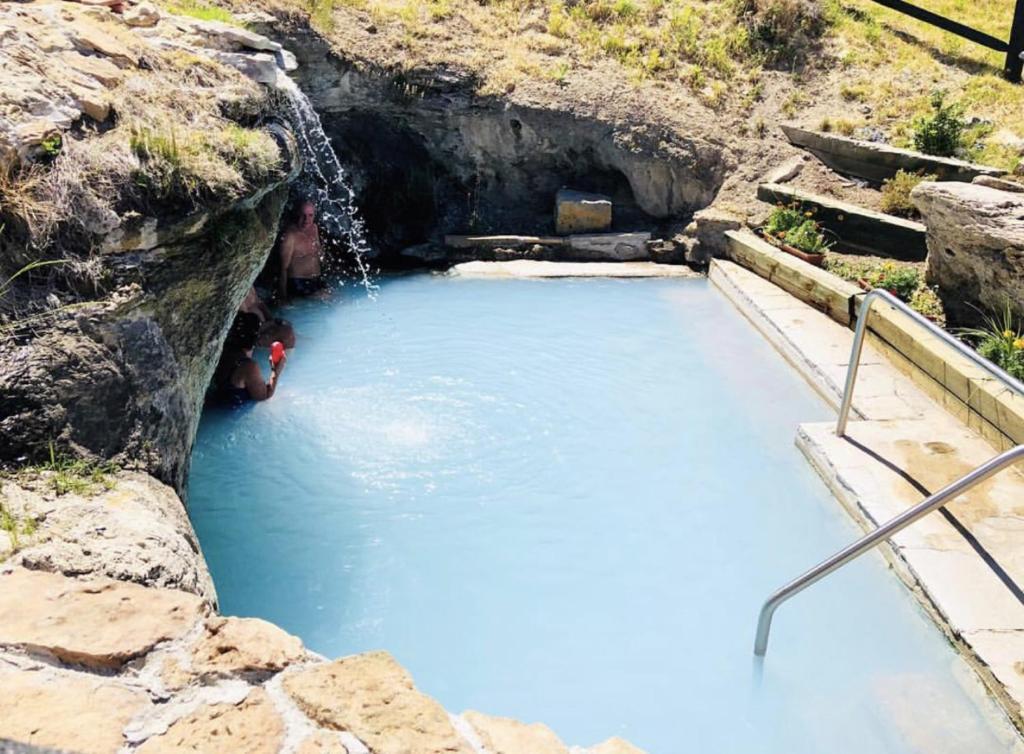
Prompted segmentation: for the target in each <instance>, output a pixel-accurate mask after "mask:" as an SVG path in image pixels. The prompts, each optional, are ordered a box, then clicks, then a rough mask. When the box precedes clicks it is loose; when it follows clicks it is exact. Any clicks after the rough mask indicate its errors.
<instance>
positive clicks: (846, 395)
mask: <svg viewBox="0 0 1024 754" xmlns="http://www.w3.org/2000/svg"><path fill="white" fill-rule="evenodd" d="M876 301H885V302H886V303H888V304H890V305H891V306H892V307H894V308H895V309H897V310H899V311H900V312H902V313H904V314H906V315H907V316H908V317H910V319H911V320H913V321H914V322H916V323H917V324H918V325H920V326H921V327H923V328H924V329H925V330H927V331H928V332H930V333H931V334H932V335H934V336H935V337H937V338H938V339H939V340H941V341H942V342H943V343H945V344H946V345H948V346H950V347H952V348H953V349H954V350H955V351H957V352H958V353H959V354H960V355H962V356H964V357H966V358H967V359H969V360H970V361H971V362H973V363H974V364H976V365H977V366H979V367H981V368H982V369H984V370H985V371H986V372H988V373H989V374H991V375H992V376H993V377H995V378H996V379H997V380H999V381H1000V382H1002V383H1003V384H1005V385H1006V386H1007V387H1009V388H1011V389H1012V390H1015V391H1016V392H1017V393H1018V394H1019V395H1022V396H1024V383H1021V382H1020V380H1017V379H1015V378H1014V377H1012V376H1010V375H1009V374H1007V373H1006V372H1004V371H1003V370H1002V369H1000V368H999V367H997V366H996V365H995V364H993V363H992V362H990V361H988V360H987V359H985V358H984V357H982V356H981V355H980V354H978V353H977V352H976V351H974V350H973V349H971V348H970V347H968V346H966V345H965V344H963V343H961V342H960V341H959V340H957V339H956V338H954V337H953V336H952V335H950V334H949V333H947V332H946V331H945V330H943V329H942V328H940V327H938V326H937V325H935V324H934V323H932V322H930V321H929V320H927V319H925V318H924V317H922V316H921V315H920V314H918V313H917V312H915V311H914V310H913V309H911V308H910V307H909V306H907V305H906V304H905V303H903V302H902V301H900V300H899V299H898V298H896V297H895V296H893V295H892V294H891V293H889V292H887V291H883V290H877V289H876V290H873V291H871V292H870V293H868V294H867V295H866V296H865V297H864V300H863V301H862V302H861V309H860V313H859V314H858V316H857V328H856V331H855V333H854V336H853V348H852V350H851V352H850V364H849V366H848V368H847V372H846V385H845V387H844V388H843V402H842V404H841V405H840V407H839V420H838V421H837V422H836V434H837V435H839V436H840V437H842V436H843V435H844V434H845V432H846V421H847V419H848V418H849V415H850V406H851V404H852V403H853V388H854V385H855V384H856V382H857V368H858V367H859V365H860V357H861V352H862V351H863V349H864V337H865V335H866V334H867V323H868V316H869V314H870V313H871V307H872V306H873V305H874V303H875V302H876ZM1022 458H1024V445H1018V446H1016V447H1015V448H1011V449H1010V450H1007V451H1005V452H1004V453H1000V454H999V455H997V456H996V457H995V458H992V459H991V460H989V461H986V462H985V463H983V464H982V465H981V466H979V467H978V468H976V469H975V470H974V471H972V472H970V473H969V474H966V475H965V476H963V477H961V478H960V479H958V480H956V481H955V482H953V483H952V484H950V485H948V486H946V487H943V488H942V489H941V490H939V491H938V492H936V493H935V494H933V495H930V496H929V497H927V498H925V499H924V500H922V501H921V502H920V503H918V504H917V505H915V506H914V507H913V508H910V509H909V510H907V511H904V512H903V513H901V514H900V515H898V516H896V517H895V518H893V519H892V520H890V521H888V522H886V523H884V524H882V525H881V526H879V527H878V528H877V529H875V530H874V531H873V532H871V533H870V534H865V535H864V536H863V537H861V538H860V539H858V540H857V541H856V542H854V543H853V544H851V545H849V546H848V547H845V548H843V549H842V550H840V551H839V552H837V553H836V554H835V555H833V556H832V557H830V558H828V559H827V560H824V561H822V562H821V563H819V564H818V565H816V566H814V568H812V569H811V570H809V571H807V572H806V573H804V574H803V575H802V576H800V577H798V578H796V579H794V580H793V581H791V582H789V583H788V584H786V585H785V586H784V587H782V588H781V589H777V590H776V591H775V592H773V593H772V594H771V596H770V597H768V599H767V600H765V603H764V605H762V606H761V614H760V615H759V616H758V619H757V637H756V638H755V639H754V654H755V655H757V656H758V657H764V653H765V652H766V651H767V650H768V634H769V632H770V631H771V628H772V616H773V615H774V614H775V611H776V610H777V609H778V607H779V605H781V604H782V603H783V602H785V601H786V600H788V599H789V598H790V597H792V596H794V595H796V594H799V593H800V592H802V591H803V590H804V589H806V588H807V587H809V586H810V585H811V584H814V583H815V582H817V581H819V580H820V579H823V578H825V577H826V576H828V575H829V574H830V573H832V572H833V571H835V570H836V569H837V568H841V567H842V566H844V565H846V564H847V563H849V562H850V561H851V560H853V559H854V558H857V557H858V556H860V555H863V554H864V553H865V552H867V551H868V550H870V549H872V548H874V547H875V546H876V545H878V544H879V543H880V542H882V541H883V540H885V539H888V538H889V537H890V536H892V535H893V534H896V533H897V532H899V531H902V530H903V529H905V528H906V527H908V526H910V525H911V524H912V523H914V522H915V521H917V520H918V519H920V518H923V517H924V516H927V515H928V514H929V513H931V512H932V511H934V510H937V509H938V508H941V507H942V506H943V505H945V504H946V503H947V502H948V501H949V500H952V499H953V498H955V497H957V496H958V495H962V494H963V493H965V492H967V491H968V490H969V489H971V488H972V487H974V486H975V485H977V484H980V483H981V482H984V481H985V480H986V479H988V478H989V477H991V476H993V475H994V474H997V473H999V472H1000V471H1002V470H1003V469H1005V468H1006V467H1008V466H1012V465H1013V464H1014V463H1016V462H1017V461H1019V460H1021V459H1022Z"/></svg>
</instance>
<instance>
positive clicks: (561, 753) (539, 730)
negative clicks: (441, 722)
mask: <svg viewBox="0 0 1024 754" xmlns="http://www.w3.org/2000/svg"><path fill="white" fill-rule="evenodd" d="M462 717H463V718H465V719H466V721H467V722H468V723H469V724H470V725H472V726H473V729H474V730H476V732H477V734H478V735H479V736H480V741H481V743H483V745H484V747H485V748H486V749H487V751H488V752H491V753H492V754H525V753H526V752H529V754H569V749H568V748H566V746H565V744H564V743H562V740H561V739H560V738H559V737H558V736H556V735H555V732H554V731H553V730H551V728H549V727H548V726H546V725H544V724H543V723H532V724H529V725H528V724H527V723H521V722H519V721H518V720H513V719H511V718H508V717H492V716H491V715H485V714H483V713H482V712H474V711H472V710H470V711H468V712H463V713H462Z"/></svg>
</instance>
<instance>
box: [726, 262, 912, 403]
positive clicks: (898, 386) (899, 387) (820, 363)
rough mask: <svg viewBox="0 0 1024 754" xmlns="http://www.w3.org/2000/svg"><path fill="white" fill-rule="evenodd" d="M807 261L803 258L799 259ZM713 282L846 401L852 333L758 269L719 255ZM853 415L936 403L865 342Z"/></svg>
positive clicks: (828, 392)
mask: <svg viewBox="0 0 1024 754" xmlns="http://www.w3.org/2000/svg"><path fill="white" fill-rule="evenodd" d="M794 261H795V262H796V263H797V264H800V265H803V264H805V263H804V262H801V261H800V260H799V259H795V260H794ZM709 277H710V280H711V282H712V283H713V284H714V285H715V286H716V287H718V289H719V290H721V291H722V292H723V293H724V294H725V295H726V296H727V297H728V298H729V299H730V300H731V301H732V302H733V304H734V305H735V306H736V307H737V308H738V309H739V310H740V311H741V312H742V313H743V314H744V315H745V316H746V317H747V319H749V320H750V321H751V323H752V324H753V325H754V326H755V327H756V328H757V329H758V330H760V331H761V333H762V334H763V335H764V336H765V337H766V338H767V339H768V340H769V342H771V343H772V345H774V346H775V347H776V349H778V351H779V352H780V353H781V354H782V355H783V356H784V357H785V358H786V360H787V361H789V362H790V363H791V364H793V366H795V367H796V369H797V371H798V372H800V374H801V375H803V377H804V378H805V379H806V380H807V381H808V382H809V383H810V384H811V386H812V387H814V388H815V390H817V391H818V393H819V394H820V395H821V396H822V397H823V398H824V399H825V400H826V402H828V403H829V405H831V406H832V407H833V408H838V407H839V404H840V402H841V401H842V394H843V386H844V384H845V381H846V371H847V368H848V363H849V360H850V351H851V347H852V344H853V333H852V332H851V331H850V330H849V329H848V328H846V327H843V326H842V325H840V324H839V323H838V322H835V321H834V320H832V319H831V318H830V317H827V316H824V315H823V314H822V313H821V312H820V311H817V310H816V308H815V307H813V306H811V305H809V304H806V303H804V302H803V301H801V300H799V299H798V298H796V297H794V296H792V295H790V294H788V293H786V292H785V291H783V290H781V289H780V288H779V287H778V286H775V285H773V284H772V283H771V282H769V281H768V280H765V279H764V278H762V277H761V276H759V275H758V274H756V273H755V272H752V271H750V270H748V269H745V268H743V267H740V266H739V265H737V264H734V263H732V262H728V261H725V260H721V259H716V260H715V261H714V262H713V263H712V264H711V269H710V272H709ZM859 374H860V381H859V383H858V389H857V390H855V391H854V399H853V415H854V416H860V417H867V418H879V419H882V418H894V417H899V418H913V417H917V416H920V415H921V414H922V413H923V412H924V411H925V410H926V409H927V408H928V407H930V406H931V404H930V402H929V401H928V400H927V398H926V397H924V396H922V395H920V393H919V391H917V390H916V389H915V388H914V385H913V383H912V382H911V381H910V380H909V379H908V378H907V377H905V376H903V375H901V374H899V373H898V372H897V371H896V370H894V369H892V368H891V367H890V366H888V364H886V363H885V359H884V357H883V356H882V355H880V354H879V353H878V352H877V351H875V349H873V348H872V347H871V346H870V345H867V346H865V347H864V352H863V354H862V358H861V366H860V371H859Z"/></svg>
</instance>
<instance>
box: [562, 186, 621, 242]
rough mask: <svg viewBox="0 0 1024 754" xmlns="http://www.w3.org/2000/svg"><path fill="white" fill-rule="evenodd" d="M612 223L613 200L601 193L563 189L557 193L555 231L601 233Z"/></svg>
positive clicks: (564, 233) (568, 233)
mask: <svg viewBox="0 0 1024 754" xmlns="http://www.w3.org/2000/svg"><path fill="white" fill-rule="evenodd" d="M611 225H612V200H611V199H610V198H609V197H607V196H602V195H601V194H588V193H585V192H583V191H573V190H571V189H561V190H560V191H559V192H558V193H557V194H556V195H555V233H557V234H558V235H560V236H568V235H570V234H572V233H601V232H602V231H606V230H608V229H609V228H610V227H611Z"/></svg>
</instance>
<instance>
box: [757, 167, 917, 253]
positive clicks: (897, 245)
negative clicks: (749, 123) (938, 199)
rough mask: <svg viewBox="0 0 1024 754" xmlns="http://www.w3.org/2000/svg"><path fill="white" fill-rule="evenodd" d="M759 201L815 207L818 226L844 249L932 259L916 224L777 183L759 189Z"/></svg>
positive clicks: (766, 184) (764, 184)
mask: <svg viewBox="0 0 1024 754" xmlns="http://www.w3.org/2000/svg"><path fill="white" fill-rule="evenodd" d="M757 198H758V199H760V200H761V201H765V202H783V203H785V204H791V203H793V202H798V203H800V204H801V205H803V206H804V207H805V208H806V207H814V208H815V209H816V210H817V211H818V214H817V216H816V219H817V220H818V222H820V223H821V224H822V225H824V226H825V227H826V228H827V229H828V230H830V231H832V232H833V233H834V234H835V235H836V237H837V238H838V239H839V244H840V245H841V246H846V247H851V248H854V249H859V250H861V251H864V252H867V253H868V254H877V255H879V256H885V257H892V258H893V259H903V260H907V261H911V262H922V261H924V258H925V257H926V256H927V255H928V244H927V243H926V241H925V227H924V225H922V224H921V223H918V222H914V221H913V220H907V219H904V218H902V217H895V216H893V215H886V214H884V213H882V212H874V211H872V210H869V209H864V208H863V207H858V206H857V205H856V204H850V203H849V202H842V201H839V200H838V199H833V198H832V197H829V196H822V195H820V194H812V193H809V192H806V191H801V190H800V189H796V188H793V187H791V186H780V185H778V184H774V183H762V184H761V185H760V186H758V187H757Z"/></svg>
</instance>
